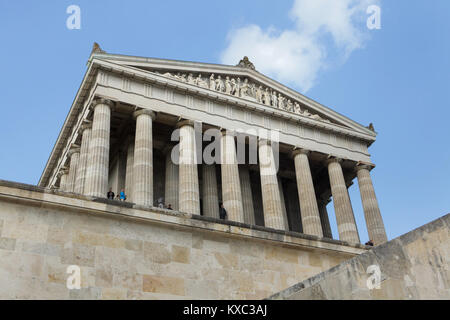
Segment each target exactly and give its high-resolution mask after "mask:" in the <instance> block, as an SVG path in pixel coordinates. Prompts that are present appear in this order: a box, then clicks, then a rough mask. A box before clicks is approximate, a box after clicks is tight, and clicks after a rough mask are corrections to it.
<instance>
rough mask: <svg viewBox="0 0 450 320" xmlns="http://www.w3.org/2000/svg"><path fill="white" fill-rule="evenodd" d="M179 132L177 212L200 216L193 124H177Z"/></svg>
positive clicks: (184, 122) (191, 122) (182, 122)
mask: <svg viewBox="0 0 450 320" xmlns="http://www.w3.org/2000/svg"><path fill="white" fill-rule="evenodd" d="M177 127H178V128H179V130H180V161H179V166H178V171H179V178H178V182H179V184H178V206H179V211H181V212H186V213H190V214H198V215H199V214H200V191H199V183H198V169H197V157H196V142H195V130H194V122H193V121H190V120H184V121H181V122H179V123H178V125H177Z"/></svg>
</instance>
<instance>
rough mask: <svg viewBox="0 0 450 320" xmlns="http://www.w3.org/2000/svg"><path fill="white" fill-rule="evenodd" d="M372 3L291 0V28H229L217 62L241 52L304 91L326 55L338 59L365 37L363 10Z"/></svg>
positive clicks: (327, 59) (239, 55)
mask: <svg viewBox="0 0 450 320" xmlns="http://www.w3.org/2000/svg"><path fill="white" fill-rule="evenodd" d="M377 2H378V0H339V1H337V0H296V1H295V2H294V5H293V7H292V9H291V11H290V12H289V16H290V17H291V18H292V19H293V21H294V23H295V26H294V27H293V28H292V30H277V29H275V28H274V27H270V28H268V29H267V30H262V29H261V27H259V26H257V25H254V24H252V25H248V26H244V27H242V28H239V29H234V30H232V31H230V32H229V34H228V39H227V40H228V47H227V48H226V49H225V50H224V51H223V52H222V56H221V60H222V63H225V64H236V63H237V62H239V60H240V59H242V57H243V56H244V55H246V56H248V57H249V59H250V60H251V61H252V62H253V63H254V64H255V66H256V68H257V70H258V71H260V72H262V73H264V74H267V75H270V76H272V77H274V78H275V79H277V80H279V81H281V82H284V83H287V84H293V85H296V86H298V87H299V88H300V90H301V91H303V92H306V91H308V90H309V89H311V88H312V87H313V86H314V84H315V83H316V81H317V77H318V74H319V72H320V71H321V70H323V69H324V68H325V67H326V66H327V65H329V64H330V63H332V61H331V60H332V59H330V57H333V60H334V59H335V58H338V60H340V61H341V62H343V61H345V60H346V59H347V58H348V57H349V55H350V54H351V53H352V52H353V51H354V50H355V49H358V48H361V47H362V46H363V44H364V41H365V39H366V37H367V31H366V30H365V28H366V23H365V19H366V18H367V15H366V13H365V12H366V9H367V7H368V6H369V5H370V4H377ZM330 40H331V41H330ZM336 55H338V56H336Z"/></svg>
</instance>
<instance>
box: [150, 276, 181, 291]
mask: <svg viewBox="0 0 450 320" xmlns="http://www.w3.org/2000/svg"><path fill="white" fill-rule="evenodd" d="M143 291H144V292H157V293H168V294H174V295H178V296H183V295H185V285H184V279H182V278H171V277H161V276H151V275H144V276H143Z"/></svg>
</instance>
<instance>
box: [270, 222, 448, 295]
mask: <svg viewBox="0 0 450 320" xmlns="http://www.w3.org/2000/svg"><path fill="white" fill-rule="evenodd" d="M370 265H377V266H379V270H380V271H381V279H380V280H381V283H380V286H379V289H376V288H373V289H371V290H370V289H369V288H368V286H367V280H368V279H369V277H372V278H373V275H374V274H373V273H372V271H370V272H369V274H368V273H367V268H368V267H369V266H370ZM369 283H371V284H374V282H372V281H369ZM270 299H290V300H303V299H304V300H311V299H315V300H316V299H318V300H321V299H450V214H447V215H445V216H444V217H442V218H440V219H437V220H435V221H433V222H431V223H429V224H426V225H424V226H422V227H420V228H418V229H415V230H413V231H411V232H409V233H406V234H404V235H403V236H401V237H399V238H396V239H394V240H392V241H389V242H387V243H385V244H383V245H380V246H377V247H375V248H374V249H373V250H370V251H368V252H366V253H364V254H361V255H359V256H357V257H355V258H353V259H351V260H347V261H345V262H343V263H342V264H340V265H338V266H336V267H334V268H332V269H330V270H328V271H325V272H323V273H321V274H318V275H316V276H314V277H312V278H310V279H307V280H305V281H303V282H300V283H298V284H296V285H294V286H292V287H290V288H288V289H286V290H284V291H282V292H280V293H277V294H275V295H273V296H272V297H270Z"/></svg>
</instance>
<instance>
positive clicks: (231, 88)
mask: <svg viewBox="0 0 450 320" xmlns="http://www.w3.org/2000/svg"><path fill="white" fill-rule="evenodd" d="M154 73H155V74H158V75H163V76H164V77H167V78H170V79H173V80H177V81H180V82H183V83H188V84H191V85H195V86H198V87H201V88H204V89H209V90H212V91H217V92H221V93H225V94H228V95H231V96H235V97H238V98H242V99H246V100H249V101H253V102H257V103H260V104H263V105H266V106H270V107H273V108H277V109H281V110H284V111H288V112H292V113H295V114H298V115H301V116H305V117H308V118H311V119H314V120H318V121H323V122H326V123H331V121H330V120H328V119H324V118H323V117H321V116H319V115H318V114H316V113H312V112H310V111H309V110H308V109H306V108H305V106H304V105H301V104H300V103H299V102H298V101H295V100H293V99H291V98H289V97H286V96H285V95H283V94H281V93H279V92H277V91H276V90H273V89H271V88H268V87H264V86H262V85H258V84H257V83H254V82H252V81H249V80H248V78H243V79H242V80H241V78H240V77H232V76H228V75H216V74H214V73H212V74H210V75H209V76H203V75H202V74H201V73H199V74H196V75H195V74H194V73H181V72H178V73H171V72H164V73H162V72H160V71H154Z"/></svg>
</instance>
